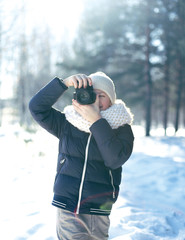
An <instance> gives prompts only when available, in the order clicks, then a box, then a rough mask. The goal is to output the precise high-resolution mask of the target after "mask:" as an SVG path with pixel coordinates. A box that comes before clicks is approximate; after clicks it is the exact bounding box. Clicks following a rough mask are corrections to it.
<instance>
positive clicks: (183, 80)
mask: <svg viewBox="0 0 185 240" xmlns="http://www.w3.org/2000/svg"><path fill="white" fill-rule="evenodd" d="M32 2H34V1H32ZM38 2H39V1H38ZM38 2H35V6H34V7H33V8H32V12H30V6H29V0H27V1H26V0H16V1H14V4H13V3H12V2H11V1H10V0H7V1H5V0H0V126H1V125H3V124H16V123H19V124H20V125H21V126H23V127H25V128H26V129H28V130H30V131H31V130H33V129H34V126H35V125H34V124H33V120H32V117H31V115H30V113H29V110H28V103H29V100H30V98H31V97H32V96H33V95H34V94H35V93H36V92H37V91H38V90H39V89H40V88H41V87H43V86H44V85H45V84H46V83H48V82H49V81H50V80H51V79H52V78H53V77H54V76H59V77H61V78H65V77H67V76H69V75H71V74H75V73H85V74H87V75H88V74H90V73H92V72H95V71H103V72H105V73H106V74H107V75H109V76H110V77H111V78H112V79H113V81H114V83H115V86H116V90H117V96H118V98H121V99H123V100H124V101H125V102H126V104H127V106H128V107H129V108H131V110H132V112H133V114H134V116H135V117H134V124H136V125H141V126H144V128H145V135H146V136H149V135H150V134H151V129H152V128H154V129H155V128H157V127H162V128H163V130H164V131H163V132H164V135H168V131H167V130H168V128H169V127H173V131H174V133H175V132H177V131H178V130H179V128H184V125H185V104H184V102H185V1H184V0H137V1H134V0H130V1H129V0H114V1H112V0H94V1H91V0H81V1H80V2H79V3H78V1H75V2H74V1H68V2H69V4H70V8H68V9H67V10H66V11H67V12H65V16H68V18H67V17H65V18H66V21H68V22H69V20H70V19H73V17H74V19H73V20H74V21H76V27H75V31H74V32H73V33H72V34H71V32H70V30H71V29H70V26H69V25H68V24H66V27H65V28H63V30H61V29H60V24H61V25H62V21H64V19H65V18H62V15H64V10H63V9H62V2H64V1H58V2H57V1H56V0H55V1H53V3H50V4H51V5H48V6H50V7H51V6H52V4H55V5H56V7H58V8H60V9H59V12H61V14H58V13H57V12H56V13H55V12H52V8H51V9H50V11H49V10H48V12H47V14H48V15H47V16H48V18H47V16H46V18H45V20H44V22H42V24H38V23H37V22H36V21H34V20H35V18H36V17H35V16H36V10H37V11H40V13H39V14H40V16H42V11H44V9H45V8H46V5H47V3H45V2H44V1H43V4H42V8H41V7H38ZM74 3H75V4H76V5H74ZM57 4H58V6H57ZM77 4H79V5H80V6H83V7H81V8H79V9H78V8H77ZM48 6H47V7H48ZM75 8H76V9H75ZM48 9H49V7H48ZM78 10H79V11H81V12H80V15H79V16H78V20H75V11H76V12H77V11H78ZM30 14H31V15H30ZM37 15H38V13H37ZM28 16H29V17H28ZM30 16H31V17H30ZM49 16H50V18H49ZM53 16H55V26H56V28H57V27H58V33H59V34H58V35H57V34H56V32H54V31H53V29H52V26H51V25H50V24H49V19H51V18H52V17H53ZM56 31H57V30H56ZM72 91H73V90H71V91H67V92H66V98H65V99H66V101H63V102H62V103H61V102H60V101H59V102H58V103H57V104H56V107H57V108H59V109H61V110H62V109H63V107H64V105H66V104H70V102H71V96H72Z"/></svg>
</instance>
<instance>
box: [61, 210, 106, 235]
mask: <svg viewBox="0 0 185 240" xmlns="http://www.w3.org/2000/svg"><path fill="white" fill-rule="evenodd" d="M109 226H110V220H109V217H108V216H101V215H90V214H78V215H75V214H74V213H72V212H69V211H66V210H63V209H60V208H57V236H58V239H59V240H77V239H79V240H107V239H108V230H109Z"/></svg>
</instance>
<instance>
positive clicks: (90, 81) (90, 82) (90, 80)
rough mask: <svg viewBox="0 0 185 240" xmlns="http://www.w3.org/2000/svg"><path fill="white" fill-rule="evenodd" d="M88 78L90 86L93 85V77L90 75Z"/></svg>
mask: <svg viewBox="0 0 185 240" xmlns="http://www.w3.org/2000/svg"><path fill="white" fill-rule="evenodd" d="M87 80H88V83H89V86H92V85H93V83H92V79H91V78H90V77H88V78H87Z"/></svg>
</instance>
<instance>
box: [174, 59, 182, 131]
mask: <svg viewBox="0 0 185 240" xmlns="http://www.w3.org/2000/svg"><path fill="white" fill-rule="evenodd" d="M179 58H180V57H179ZM181 59H182V58H180V59H179V61H178V68H177V69H178V77H177V100H176V114H175V132H177V131H178V129H179V119H180V109H181V100H182V88H183V66H182V61H181Z"/></svg>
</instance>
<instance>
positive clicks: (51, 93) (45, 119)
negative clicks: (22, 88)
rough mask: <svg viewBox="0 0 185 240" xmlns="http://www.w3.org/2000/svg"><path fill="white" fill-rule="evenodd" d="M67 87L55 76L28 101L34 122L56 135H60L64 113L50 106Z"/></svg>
mask: <svg viewBox="0 0 185 240" xmlns="http://www.w3.org/2000/svg"><path fill="white" fill-rule="evenodd" d="M66 89H67V87H66V86H65V84H63V83H62V82H61V81H60V80H59V78H57V77H55V78H54V79H53V80H52V81H51V82H49V83H48V84H47V85H46V86H45V87H43V88H42V89H41V90H40V91H39V92H38V93H37V94H36V95H35V96H33V97H32V99H31V100H30V102H29V109H30V112H31V114H32V116H33V118H34V119H35V120H36V122H37V123H38V124H39V125H40V126H41V127H43V128H44V129H46V130H47V131H48V132H50V133H51V134H53V135H54V136H56V137H59V136H60V133H61V131H62V127H63V125H64V122H65V115H64V114H63V113H61V112H60V111H58V110H56V109H54V108H53V107H52V105H53V104H55V103H56V101H57V100H58V99H59V97H60V96H61V95H62V93H63V92H64V91H65V90H66Z"/></svg>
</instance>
